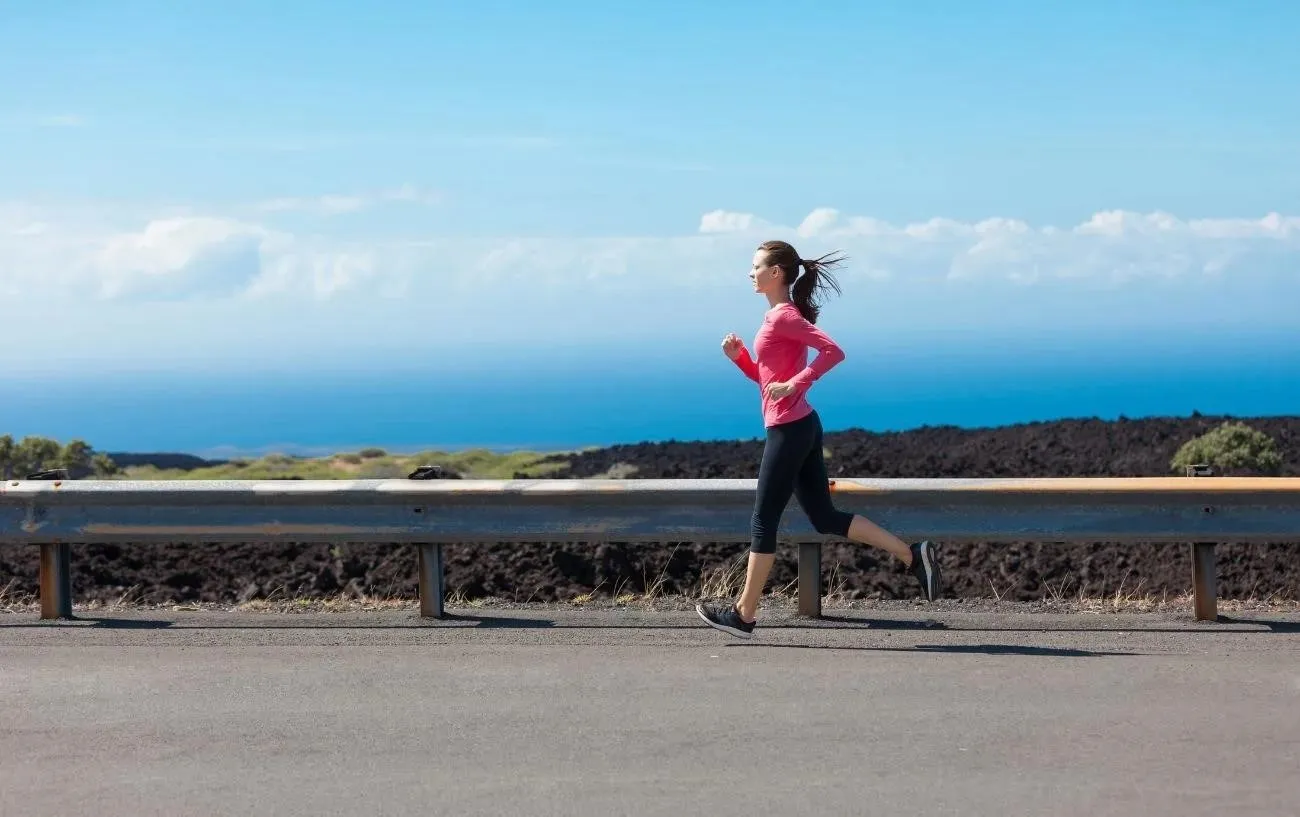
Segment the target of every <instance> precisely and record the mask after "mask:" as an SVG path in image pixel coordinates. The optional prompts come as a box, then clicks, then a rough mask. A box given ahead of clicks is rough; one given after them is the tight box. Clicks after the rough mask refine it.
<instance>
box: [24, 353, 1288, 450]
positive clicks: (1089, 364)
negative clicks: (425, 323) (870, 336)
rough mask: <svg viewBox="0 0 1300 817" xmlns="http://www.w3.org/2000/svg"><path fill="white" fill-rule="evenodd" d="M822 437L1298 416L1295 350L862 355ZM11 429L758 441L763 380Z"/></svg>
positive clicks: (255, 377) (120, 395) (169, 391)
mask: <svg viewBox="0 0 1300 817" xmlns="http://www.w3.org/2000/svg"><path fill="white" fill-rule="evenodd" d="M810 398H811V400H812V401H813V403H814V405H815V406H816V408H817V409H818V411H819V412H820V414H821V416H822V420H823V423H824V425H825V426H826V428H827V429H828V430H831V431H834V430H840V429H846V428H851V427H857V428H865V429H870V430H879V431H888V430H904V429H909V428H915V427H919V426H924V425H943V424H949V425H956V426H964V427H981V426H997V425H1006V424H1012V423H1020V422H1032V421H1040V420H1054V419H1060V418H1067V417H1101V418H1104V419H1114V418H1117V417H1119V416H1121V415H1122V416H1127V417H1130V418H1137V417H1143V416H1160V415H1163V416H1170V415H1177V416H1186V415H1188V414H1191V413H1192V412H1194V411H1200V412H1201V413H1203V414H1229V415H1235V416H1261V415H1283V414H1297V413H1300V348H1297V347H1296V346H1295V345H1288V346H1280V347H1274V348H1267V349H1262V350H1260V349H1256V350H1254V351H1252V352H1250V353H1246V352H1245V351H1243V350H1242V349H1240V348H1235V349H1233V348H1225V349H1220V350H1219V351H1218V353H1215V352H1214V351H1213V349H1211V348H1210V345H1209V344H1206V345H1205V347H1204V348H1202V349H1200V350H1199V351H1193V352H1191V353H1189V352H1188V351H1187V350H1186V348H1184V347H1183V346H1182V345H1181V344H1179V343H1176V342H1175V343H1170V344H1168V345H1166V346H1165V347H1164V349H1163V351H1162V350H1161V349H1152V348H1145V347H1144V348H1132V347H1126V346H1124V345H1122V344H1121V345H1116V346H1115V347H1114V348H1113V349H1112V350H1111V351H1110V352H1108V353H1105V354H1099V353H1096V351H1095V350H1093V351H1092V352H1090V353H1088V354H1083V353H1077V354H1076V353H1070V352H1068V350H1067V351H1065V352H1062V350H1060V349H1056V350H1050V349H1042V348H1038V349H1036V350H1034V351H1033V352H1030V351H1024V350H1021V351H1019V352H1016V353H1008V352H1006V351H1005V350H1004V351H1003V352H1002V353H1001V354H998V355H990V354H971V355H968V356H965V357H961V356H954V355H951V354H949V355H947V356H944V357H935V356H927V355H925V354H922V353H920V352H915V353H912V354H895V355H891V356H881V357H870V356H858V358H853V357H852V356H851V358H850V359H849V360H846V361H845V362H844V363H843V364H842V365H841V366H839V367H837V368H836V369H835V370H834V371H833V372H832V373H831V374H829V375H828V376H827V377H826V378H824V379H823V380H822V381H820V382H819V383H817V384H816V385H815V386H814V387H813V391H812V393H811V395H810ZM0 433H9V434H13V435H14V436H16V437H20V436H23V435H27V434H40V435H44V436H50V437H54V438H56V439H60V440H64V441H66V440H68V439H71V438H74V437H80V438H82V439H84V440H86V441H87V442H89V443H90V444H91V445H93V446H94V447H95V448H96V449H98V450H101V451H134V452H159V451H169V452H185V453H192V454H198V455H200V456H218V457H228V456H236V455H253V454H260V453H266V452H270V451H281V452H285V453H299V454H323V453H329V452H334V451H344V450H356V449H358V448H362V447H367V446H377V447H381V448H384V449H386V450H389V451H414V450H425V449H443V450H453V449H462V448H474V447H485V448H490V449H495V450H511V449H530V450H538V451H545V450H564V449H574V448H581V447H587V446H604V445H610V444H616V443H635V442H642V441H659V440H669V439H676V440H713V439H751V438H755V437H759V436H761V435H762V433H763V429H762V426H761V422H760V418H759V407H758V394H757V387H756V386H755V385H754V384H753V383H752V382H750V381H748V380H746V379H745V378H744V377H743V376H742V375H741V374H740V373H739V371H738V370H736V369H735V368H734V367H733V366H732V364H731V363H730V362H728V361H726V360H725V359H724V358H722V356H721V354H720V353H718V354H716V356H715V355H700V356H698V357H691V356H685V357H673V356H671V355H651V354H642V353H638V352H636V351H628V352H626V353H621V354H613V355H609V356H607V357H606V358H605V359H603V360H601V361H592V360H576V359H572V358H570V359H568V362H567V363H565V364H561V365H554V364H553V365H551V366H549V367H548V366H542V365H531V364H528V363H527V362H526V361H511V362H508V363H500V364H496V365H495V367H493V366H486V367H485V366H484V365H477V368H476V367H474V366H468V365H463V364H460V365H457V366H454V367H441V368H440V367H436V366H431V367H424V368H418V367H407V368H406V369H404V370H395V369H394V370H389V371H374V372H366V371H362V370H356V369H353V370H349V371H346V372H330V371H328V370H322V369H319V368H318V369H316V370H314V371H311V370H304V371H299V372H292V371H286V372H278V373H277V372H264V373H249V374H240V373H238V372H231V371H225V372H222V373H217V374H204V373H203V372H182V373H170V374H163V373H153V374H150V373H132V374H116V375H111V374H96V375H87V376H80V377H76V378H73V377H68V376H58V375H46V376H43V377H31V376H28V377H23V378H9V379H8V380H7V381H6V383H5V388H4V390H3V392H0Z"/></svg>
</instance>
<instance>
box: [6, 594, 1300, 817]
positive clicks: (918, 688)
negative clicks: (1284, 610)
mask: <svg viewBox="0 0 1300 817" xmlns="http://www.w3.org/2000/svg"><path fill="white" fill-rule="evenodd" d="M463 612H464V615H463V616H462V617H457V618H453V619H452V620H449V621H444V622H427V621H422V620H420V619H419V618H417V617H416V616H415V614H414V613H413V612H410V611H399V612H378V613H366V614H353V613H348V614H341V613H326V614H320V613H317V614H306V615H275V614H267V613H211V612H153V613H147V614H145V613H138V614H127V613H111V614H104V615H106V616H108V617H107V618H102V617H101V618H93V617H89V618H86V619H84V620H79V621H76V622H64V623H58V624H54V623H49V622H38V621H36V620H35V618H34V617H33V616H31V615H25V614H24V615H18V614H8V615H0V702H2V703H3V706H2V707H0V758H3V760H0V814H4V815H70V814H95V815H100V816H101V817H110V815H135V816H136V817H144V815H168V817H175V815H234V814H239V815H253V814H257V815H262V814H266V815H272V814H274V815H313V816H315V815H327V814H329V815H333V814H340V815H342V814H346V815H354V814H383V815H389V814H424V815H526V816H527V817H541V816H542V815H563V816H564V817H585V816H586V815H673V817H678V815H683V814H698V815H710V817H721V816H722V815H751V814H759V813H764V814H789V815H804V814H806V815H821V816H824V815H839V814H844V815H850V814H852V815H858V814H880V815H896V814H897V815H902V814H908V815H912V814H925V815H1003V814H1051V815H1055V816H1056V817H1068V816H1069V815H1087V816H1088V817H1096V815H1107V814H1121V815H1131V814H1140V815H1142V817H1160V816H1161V815H1179V817H1189V816H1190V815H1211V814H1215V815H1219V814H1231V815H1233V817H1245V815H1268V817H1277V815H1282V814H1291V813H1294V810H1295V804H1296V803H1297V802H1300V773H1298V772H1297V770H1298V769H1300V616H1296V615H1281V614H1277V615H1271V614H1254V615H1256V616H1257V617H1258V619H1260V620H1262V621H1263V622H1264V623H1259V621H1250V620H1245V614H1243V619H1241V620H1237V621H1229V622H1226V623H1215V624H1195V623H1191V622H1189V621H1188V620H1187V619H1188V617H1187V616H1186V614H1167V615H1124V616H1119V615H1060V616H1057V615H1046V614H1012V615H1002V614H976V615H968V614H958V613H949V614H933V615H932V616H931V619H932V620H930V621H927V618H926V616H925V615H924V613H923V612H922V611H921V608H918V611H917V612H912V613H908V612H901V613H888V614H885V613H878V612H877V613H872V612H865V613H853V614H845V615H844V616H843V617H838V618H831V619H828V620H825V621H820V622H815V623H808V622H803V621H800V620H798V619H790V618H786V617H784V616H776V617H774V620H773V621H772V622H770V624H771V626H767V627H764V628H762V629H760V637H759V638H758V639H756V640H755V641H753V642H742V641H738V640H734V639H731V638H728V637H727V636H724V635H722V634H720V633H715V632H714V631H712V630H707V629H704V628H703V627H702V625H700V624H699V623H698V619H696V618H695V617H694V616H693V614H690V613H681V612H671V613H641V612H630V611H624V612H614V611H576V612H559V613H557V612H553V611H540V612H539V611H537V610H533V611H520V610H514V611H488V612H483V613H482V614H481V615H477V614H473V613H471V612H470V611H463ZM82 615H90V614H82Z"/></svg>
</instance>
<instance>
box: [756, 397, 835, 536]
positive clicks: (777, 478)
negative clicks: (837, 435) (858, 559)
mask: <svg viewBox="0 0 1300 817" xmlns="http://www.w3.org/2000/svg"><path fill="white" fill-rule="evenodd" d="M792 493H793V494H794V496H795V497H796V498H797V499H798V500H799V505H800V506H801V507H802V508H803V511H804V513H806V514H807V515H808V520H809V521H810V522H812V524H813V527H814V528H816V529H817V532H818V533H826V534H831V535H834V536H847V535H848V532H849V523H851V522H852V521H853V514H851V513H848V512H846V511H840V510H836V509H835V504H834V503H833V502H832V501H831V490H830V485H829V484H828V478H827V475H826V461H825V459H823V457H822V421H821V418H820V417H818V416H817V412H815V411H814V412H812V413H811V414H809V415H808V416H807V417H804V418H802V419H799V420H795V421H794V422H791V423H783V424H781V425H777V426H772V427H771V428H769V429H768V430H767V444H766V446H764V448H763V462H762V464H761V465H760V466H759V467H758V495H757V496H756V497H755V498H754V519H753V522H752V534H753V542H752V543H751V545H750V547H749V549H750V551H751V552H753V553H775V552H776V532H777V528H778V527H779V526H780V524H781V515H782V514H783V513H784V512H785V506H786V505H787V504H789V502H790V495H791V494H792Z"/></svg>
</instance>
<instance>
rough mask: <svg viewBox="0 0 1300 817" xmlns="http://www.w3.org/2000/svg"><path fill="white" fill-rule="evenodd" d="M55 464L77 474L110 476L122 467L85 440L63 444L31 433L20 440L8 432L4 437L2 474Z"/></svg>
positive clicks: (18, 475)
mask: <svg viewBox="0 0 1300 817" xmlns="http://www.w3.org/2000/svg"><path fill="white" fill-rule="evenodd" d="M52 468H66V469H68V475H69V476H71V477H73V478H80V477H85V476H91V475H94V476H110V475H112V474H115V473H117V471H118V468H117V465H116V464H115V463H114V462H113V460H112V459H111V458H109V457H108V456H107V455H105V454H100V453H97V452H96V451H95V449H93V448H91V447H90V446H89V445H88V444H86V442H85V441H84V440H72V441H71V442H69V443H68V444H67V445H60V444H59V442H58V440H52V439H50V438H48V437H32V436H28V437H23V438H22V440H20V441H18V442H14V438H13V437H12V436H10V435H8V434H5V435H4V436H2V437H0V478H3V479H22V478H23V477H26V476H27V475H29V474H34V473H36V472H37V471H46V470H49V469H52Z"/></svg>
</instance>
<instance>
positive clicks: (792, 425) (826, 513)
mask: <svg viewBox="0 0 1300 817" xmlns="http://www.w3.org/2000/svg"><path fill="white" fill-rule="evenodd" d="M842 261H843V259H842V258H833V257H831V256H830V255H825V256H822V257H821V258H819V259H817V260H816V261H806V260H803V259H801V258H799V253H797V252H796V251H795V249H794V247H792V246H790V245H789V244H787V243H786V242H784V241H768V242H766V243H765V244H763V245H761V246H760V247H759V248H758V250H757V251H756V252H755V253H754V260H753V269H752V270H751V271H750V273H749V277H750V279H751V280H752V281H753V282H754V291H755V292H759V293H762V294H763V295H766V296H767V302H768V304H769V309H768V310H767V314H766V315H765V316H764V318H763V324H762V326H760V327H759V330H758V335H757V336H756V337H755V338H754V353H755V355H756V357H757V360H754V359H753V358H751V357H750V355H749V351H748V350H747V349H745V344H744V343H743V342H742V341H741V340H740V338H738V337H736V336H735V335H734V334H728V335H727V336H726V337H725V338H724V339H723V341H722V351H723V353H724V354H726V356H727V357H728V358H730V359H731V360H732V361H733V362H734V363H735V364H736V365H737V366H738V367H739V368H740V370H741V371H742V372H743V373H744V374H745V375H746V376H747V377H748V378H749V379H750V380H753V381H754V382H756V383H758V385H759V388H760V390H761V395H762V406H763V425H764V426H765V427H766V429H767V443H766V445H765V447H764V448H763V461H762V464H761V465H760V466H759V469H758V493H757V496H756V497H755V500H754V516H753V521H752V530H751V534H752V537H753V538H752V541H751V544H750V548H749V567H748V569H747V570H746V572H745V589H744V591H743V592H742V593H741V595H740V600H739V601H737V602H735V603H733V604H731V605H727V606H723V607H721V608H713V607H710V606H707V605H705V604H703V603H701V604H697V605H696V607H695V611H696V612H697V613H699V616H700V618H702V619H704V621H705V622H706V623H708V624H709V626H711V627H715V628H717V629H719V630H721V631H723V632H725V633H731V634H732V635H735V636H739V637H741V638H751V637H753V634H754V624H755V621H756V619H757V617H758V601H759V597H760V596H761V595H762V593H763V587H764V585H765V584H766V583H767V577H768V573H769V572H771V570H772V562H773V561H774V560H775V553H776V534H777V527H778V526H779V525H780V522H781V516H782V514H783V513H784V512H785V507H786V505H787V504H788V503H789V501H790V496H791V494H793V495H794V496H795V497H796V498H797V499H798V500H799V504H800V506H801V507H802V508H803V511H804V513H806V514H807V515H808V519H809V521H810V522H812V524H813V527H814V528H816V530H817V532H818V533H823V534H832V535H835V536H843V537H846V538H848V539H851V540H853V541H855V542H861V543H862V544H866V545H873V546H875V547H878V548H881V549H883V550H885V551H888V552H889V553H892V554H893V555H894V556H897V557H898V558H899V559H901V560H902V561H903V563H904V564H906V565H907V566H908V567H909V568H910V570H911V573H912V575H913V576H915V577H916V578H917V580H918V581H919V582H920V583H921V590H922V592H923V593H924V595H925V598H926V599H927V600H929V601H933V600H934V599H935V598H936V597H937V596H938V595H939V580H940V574H939V562H938V560H937V553H936V548H935V547H934V546H933V545H932V544H931V543H929V542H918V543H916V544H913V545H911V546H908V545H907V544H905V543H904V542H903V541H902V540H901V539H899V538H898V537H897V536H894V535H893V534H892V533H889V532H888V531H886V530H884V529H882V528H880V527H877V526H876V525H875V524H874V523H872V522H871V521H870V520H868V519H866V518H864V517H861V516H857V515H855V514H851V513H848V512H846V511H841V510H838V509H836V507H835V505H834V503H833V502H832V501H831V493H830V485H829V479H828V477H827V473H826V463H825V461H824V460H823V458H822V425H821V419H820V418H819V417H818V416H817V412H816V411H814V410H813V408H812V406H811V405H809V403H808V399H807V397H806V394H807V392H808V389H809V387H811V386H812V384H813V383H814V382H816V381H817V380H818V379H819V378H820V377H821V376H822V375H824V374H826V372H828V371H829V370H830V369H831V367H832V366H834V365H835V364H837V363H839V362H840V361H841V360H843V359H844V352H843V351H842V350H841V349H840V347H839V346H838V345H836V343H835V341H833V340H831V338H830V337H829V336H828V335H827V334H826V333H825V332H823V331H822V330H820V329H818V328H817V327H816V326H814V325H813V324H815V323H816V322H817V315H818V313H819V312H820V311H821V308H820V306H819V305H818V304H817V303H816V301H815V298H814V296H815V295H816V294H817V293H818V292H819V291H820V290H821V289H823V288H825V287H829V288H831V289H834V290H835V292H836V293H839V291H840V288H839V284H837V283H836V282H835V279H834V277H833V276H832V275H831V274H830V269H831V268H833V267H836V266H838V265H839V264H840V263H841V262H842ZM800 267H802V268H803V270H804V273H803V275H802V276H799V268H800ZM796 279H797V280H796ZM809 347H811V348H813V349H816V350H817V357H816V358H815V359H814V360H813V361H812V363H808V348H809Z"/></svg>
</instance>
